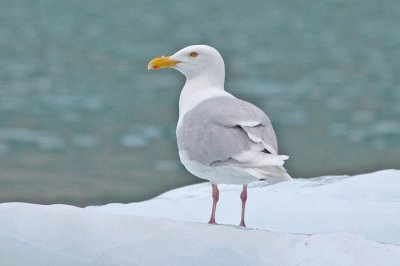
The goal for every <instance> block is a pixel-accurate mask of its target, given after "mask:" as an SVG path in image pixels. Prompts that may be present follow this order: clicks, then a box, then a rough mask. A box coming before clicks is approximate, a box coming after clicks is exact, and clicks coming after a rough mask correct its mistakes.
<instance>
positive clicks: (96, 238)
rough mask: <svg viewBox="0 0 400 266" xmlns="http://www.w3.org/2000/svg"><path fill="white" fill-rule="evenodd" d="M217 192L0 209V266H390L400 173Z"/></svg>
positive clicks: (397, 230)
mask: <svg viewBox="0 0 400 266" xmlns="http://www.w3.org/2000/svg"><path fill="white" fill-rule="evenodd" d="M240 190H241V187H240V186H234V185H223V186H220V201H219V203H218V208H217V216H216V217H217V222H219V223H221V224H224V225H208V224H206V222H207V220H208V218H209V215H210V208H211V187H210V184H208V183H203V184H197V185H192V186H187V187H183V188H179V189H175V190H172V191H169V192H167V193H164V194H162V195H160V196H159V197H157V198H154V199H152V200H148V201H144V202H138V203H130V204H108V205H105V206H92V207H86V208H78V207H73V206H68V205H47V206H46V205H35V204H27V203H3V204H0V218H1V219H0V265H399V261H400V219H399V217H400V170H384V171H379V172H375V173H369V174H363V175H357V176H351V177H349V176H326V177H319V178H313V179H295V180H294V181H289V182H284V183H278V184H273V185H268V184H267V183H264V182H257V183H253V184H251V185H250V187H249V190H248V202H247V204H248V205H247V209H246V212H247V213H246V223H247V226H248V228H247V229H243V228H240V227H238V226H235V225H236V224H238V223H239V220H240V207H241V203H240V198H239V194H240Z"/></svg>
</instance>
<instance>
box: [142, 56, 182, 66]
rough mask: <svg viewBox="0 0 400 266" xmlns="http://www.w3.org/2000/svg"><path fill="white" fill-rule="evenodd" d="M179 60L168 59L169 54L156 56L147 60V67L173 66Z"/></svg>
mask: <svg viewBox="0 0 400 266" xmlns="http://www.w3.org/2000/svg"><path fill="white" fill-rule="evenodd" d="M178 63H180V61H176V60H172V59H170V56H162V57H156V58H154V59H153V60H151V61H150V62H149V64H148V65H147V69H160V68H171V67H175V66H176V64H178Z"/></svg>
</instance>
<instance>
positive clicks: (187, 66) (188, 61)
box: [148, 45, 225, 83]
mask: <svg viewBox="0 0 400 266" xmlns="http://www.w3.org/2000/svg"><path fill="white" fill-rule="evenodd" d="M161 68H174V69H176V70H178V71H179V72H181V73H182V74H183V75H185V77H186V79H187V80H191V79H197V78H201V79H207V80H214V81H215V82H221V81H222V83H223V82H224V79H225V64H224V60H223V59H222V56H221V54H220V53H219V52H218V50H217V49H215V48H213V47H211V46H207V45H191V46H188V47H185V48H183V49H181V50H179V51H178V52H176V53H175V54H173V55H171V56H162V57H156V58H154V59H153V60H151V61H150V62H149V64H148V69H161Z"/></svg>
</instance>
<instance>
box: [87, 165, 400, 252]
mask: <svg viewBox="0 0 400 266" xmlns="http://www.w3.org/2000/svg"><path fill="white" fill-rule="evenodd" d="M240 191H241V187H240V186H232V185H226V186H220V201H219V203H218V207H217V217H216V219H217V222H219V223H222V224H233V225H237V224H239V222H240V211H241V201H240V198H239V195H240ZM210 194H211V186H210V184H208V183H203V184H198V185H192V186H188V187H183V188H179V189H175V190H172V191H170V192H167V193H165V194H163V195H161V196H159V197H157V198H155V199H152V200H149V201H145V202H139V203H130V204H109V205H106V206H102V207H90V208H91V209H95V210H97V211H102V212H107V213H116V214H124V215H139V216H147V217H164V218H170V219H174V220H180V221H190V222H200V223H204V222H207V221H208V218H209V215H210V208H211V200H212V199H211V196H210ZM246 224H247V226H248V227H251V228H257V229H265V230H272V231H279V232H290V233H297V234H317V233H318V234H319V233H324V234H325V233H338V232H346V233H351V234H356V235H360V236H362V237H364V238H366V239H369V240H374V241H378V242H383V243H388V244H395V245H400V170H385V171H379V172H375V173H370V174H363V175H358V176H352V177H349V176H326V177H319V178H313V179H296V180H294V181H291V182H284V183H279V184H275V185H266V183H265V182H258V183H253V184H252V185H251V186H250V188H249V192H248V201H247V207H246Z"/></svg>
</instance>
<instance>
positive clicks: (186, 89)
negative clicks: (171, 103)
mask: <svg viewBox="0 0 400 266" xmlns="http://www.w3.org/2000/svg"><path fill="white" fill-rule="evenodd" d="M221 96H228V97H233V96H232V95H231V94H230V93H228V92H226V91H225V90H224V82H223V81H222V84H221V82H215V81H214V80H210V79H205V78H204V77H203V78H194V79H187V80H186V83H185V86H183V89H182V91H181V95H180V97H179V120H178V126H177V127H178V128H179V126H180V125H181V123H182V119H183V117H184V116H185V114H186V113H187V112H189V111H190V110H191V109H193V108H194V107H195V106H196V105H198V104H199V103H201V102H203V101H205V100H207V99H210V98H214V97H221Z"/></svg>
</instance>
